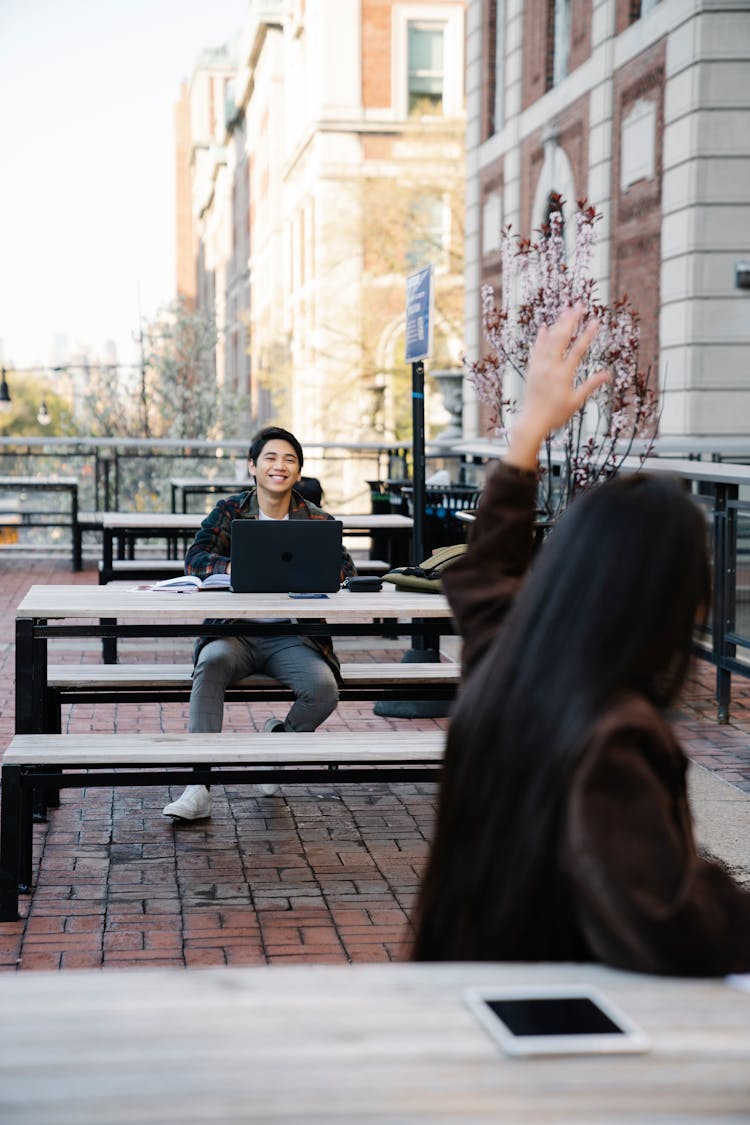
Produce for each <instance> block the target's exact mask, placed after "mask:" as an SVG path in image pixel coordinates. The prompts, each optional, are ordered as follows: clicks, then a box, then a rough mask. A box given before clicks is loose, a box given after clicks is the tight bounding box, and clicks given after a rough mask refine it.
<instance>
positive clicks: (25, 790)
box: [18, 785, 46, 895]
mask: <svg viewBox="0 0 750 1125" xmlns="http://www.w3.org/2000/svg"><path fill="white" fill-rule="evenodd" d="M36 792H37V790H36V789H32V788H31V787H30V786H29V785H19V792H18V892H19V894H22V895H23V894H29V892H30V891H31V867H32V859H33V849H34V796H35V794H36ZM45 819H46V818H45Z"/></svg>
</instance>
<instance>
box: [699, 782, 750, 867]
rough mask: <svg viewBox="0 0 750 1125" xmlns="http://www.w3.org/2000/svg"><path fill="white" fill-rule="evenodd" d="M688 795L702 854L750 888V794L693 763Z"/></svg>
mask: <svg viewBox="0 0 750 1125" xmlns="http://www.w3.org/2000/svg"><path fill="white" fill-rule="evenodd" d="M688 794H689V797H690V808H691V811H692V814H693V820H694V823H695V834H696V837H697V840H698V844H699V846H700V848H701V850H702V851H703V852H704V853H705V854H706V855H707V856H709V858H711V859H715V860H716V861H717V862H718V863H720V864H721V865H722V866H723V867H725V868H726V869H727V870H728V871H729V872H730V873H731V874H732V875H733V876H734V878H735V879H736V880H737V882H738V883H741V884H742V886H745V887H750V793H745V792H743V791H742V790H741V789H737V788H736V787H735V786H734V785H730V783H729V782H728V781H723V780H722V779H721V778H720V777H717V776H716V774H715V773H712V772H711V770H708V769H706V768H705V766H698V765H696V764H695V762H691V764H690V770H689V773H688Z"/></svg>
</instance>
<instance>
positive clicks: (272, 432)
mask: <svg viewBox="0 0 750 1125" xmlns="http://www.w3.org/2000/svg"><path fill="white" fill-rule="evenodd" d="M269 441H286V442H288V443H289V445H291V447H292V449H293V450H294V452H295V453H296V454H297V460H298V461H299V467H300V469H301V468H302V466H303V464H304V462H305V458H304V456H303V454H302V446H301V445H300V443H299V442H298V441H297V439H296V437H295V436H294V434H290V433H289V430H283V429H282V428H281V426H265V427H264V429H262V430H260V431H259V432H258V433H257V434H256V435H255V437H254V438H253V440H252V444H251V445H250V449H249V451H248V454H247V459H248V461H253V462H254V463H255V464H256V465H257V463H258V458H259V457H260V455H261V453H262V452H263V447H264V446H265V445H267V444H268V442H269Z"/></svg>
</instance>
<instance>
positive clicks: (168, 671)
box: [47, 662, 460, 691]
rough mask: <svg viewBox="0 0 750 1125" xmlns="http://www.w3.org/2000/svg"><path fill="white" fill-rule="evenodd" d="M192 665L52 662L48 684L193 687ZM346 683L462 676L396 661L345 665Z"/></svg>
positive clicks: (260, 679)
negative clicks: (191, 685) (191, 684)
mask: <svg viewBox="0 0 750 1125" xmlns="http://www.w3.org/2000/svg"><path fill="white" fill-rule="evenodd" d="M192 671H193V666H192V664H52V665H50V667H49V669H48V671H47V683H48V685H49V686H50V687H51V688H55V689H57V690H63V691H64V690H65V689H66V688H67V689H69V690H75V689H82V688H91V689H95V688H102V689H110V688H112V689H114V690H116V689H117V688H128V687H133V688H135V687H154V688H158V687H178V686H183V685H184V686H186V687H189V686H190V683H191V679H192ZM341 674H342V679H343V681H344V684H357V685H360V686H362V685H364V684H398V683H401V682H407V683H410V684H419V683H425V684H455V683H458V680H459V677H460V668H459V665H458V664H453V663H440V664H438V663H434V664H431V663H414V664H400V663H393V662H383V663H374V662H373V663H369V664H355V663H345V664H342V665H341ZM277 683H278V681H277V680H274V679H273V678H272V677H271V676H266V675H263V674H261V673H257V674H255V675H252V676H246V677H244V678H243V679H241V680H237V681H235V683H234V684H232V685H231V686H232V687H255V686H257V687H267V686H269V685H272V684H277Z"/></svg>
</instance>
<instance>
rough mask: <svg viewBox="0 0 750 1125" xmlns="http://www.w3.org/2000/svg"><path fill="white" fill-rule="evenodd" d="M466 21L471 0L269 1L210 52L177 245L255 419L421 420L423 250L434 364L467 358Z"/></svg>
mask: <svg viewBox="0 0 750 1125" xmlns="http://www.w3.org/2000/svg"><path fill="white" fill-rule="evenodd" d="M464 20H465V0H315V2H310V0H307V2H306V0H262V2H261V0H255V2H253V3H251V4H250V5H249V14H248V20H247V24H246V26H245V28H244V29H243V30H242V32H241V34H240V36H239V38H238V41H237V43H236V44H234V45H233V47H232V51H231V52H229V51H226V52H224V54H221V53H214V54H210V53H209V54H207V55H206V56H204V57H203V58H202V59H201V60H200V63H199V66H198V67H197V68H196V72H195V74H194V75H193V79H192V82H191V85H190V91H189V94H188V96H183V98H182V99H181V104H182V105H188V106H189V114H190V118H191V121H192V122H193V125H192V132H193V144H192V147H191V148H190V150H189V152H190V156H189V162H188V165H187V167H185V166H184V165H183V173H182V175H183V182H185V178H189V180H190V183H191V199H192V206H191V209H190V222H191V233H190V235H189V236H188V235H186V234H185V233H184V232H183V233H182V236H181V243H180V245H181V246H182V247H183V248H185V249H184V253H186V254H187V253H189V254H192V257H193V263H194V271H195V277H196V282H195V299H196V302H197V304H198V306H199V307H200V306H205V307H210V306H211V305H214V306H215V308H216V313H217V319H218V321H219V326H220V328H222V330H223V332H222V340H223V342H222V347H221V349H220V350H219V351H217V378H218V379H220V380H223V381H224V382H225V383H226V384H227V385H228V386H230V387H235V386H236V387H237V388H238V390H239V391H242V392H245V393H249V396H250V401H251V403H252V411H253V418H254V420H255V421H257V422H258V423H264V422H266V421H267V420H270V419H273V420H277V421H280V422H282V423H283V424H285V425H288V426H290V427H291V428H293V429H296V430H297V431H298V432H299V433H300V434H304V435H305V436H306V440H308V441H314V440H324V439H329V440H333V439H335V440H347V441H358V440H370V439H373V438H378V439H380V438H384V439H387V440H390V439H392V438H394V437H399V438H404V437H408V436H410V428H408V432H406V431H407V425H408V424H410V418H411V415H410V399H409V394H408V389H407V387H406V379H407V378H408V370H407V368H406V364H405V362H404V359H403V355H404V341H403V332H404V320H405V316H404V309H405V278H406V276H407V274H408V273H410V272H414V270H415V269H417V268H419V267H421V266H422V265H424V264H426V263H427V262H432V263H433V265H434V268H435V275H436V279H437V283H436V289H437V295H436V302H437V313H436V322H437V323H436V343H435V352H434V361H433V362H434V366H436V367H442V368H445V367H451V366H452V367H455V366H456V365H457V364H458V363H459V357H460V354H461V351H462V348H463V309H464V300H463V248H464V216H463V199H464V182H465V176H464V134H465V113H464V77H465V72H464V43H465V22H464ZM227 67H228V69H227ZM219 105H221V107H222V112H221V113H220V112H219V110H218V108H217V107H218V106H219ZM211 107H213V113H212V111H211ZM178 112H179V111H178ZM184 112H185V111H184V110H183V113H184ZM181 135H182V134H181ZM183 147H184V140H183ZM183 213H184V208H183ZM182 265H183V267H184V259H183V262H182ZM178 268H179V263H178ZM180 276H182V277H184V276H185V273H184V268H183V271H182V273H181V274H180ZM183 284H184V283H183ZM435 398H436V400H437V404H438V405H439V402H440V396H439V395H438V394H437V393H436V394H435ZM441 424H444V418H442V419H441Z"/></svg>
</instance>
